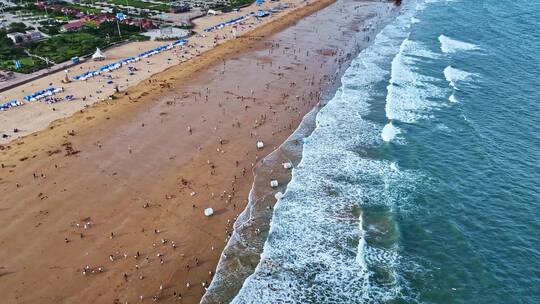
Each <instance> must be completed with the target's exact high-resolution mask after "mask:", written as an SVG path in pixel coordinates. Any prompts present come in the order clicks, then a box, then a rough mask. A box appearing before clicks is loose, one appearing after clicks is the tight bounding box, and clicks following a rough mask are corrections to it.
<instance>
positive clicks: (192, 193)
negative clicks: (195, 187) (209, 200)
mask: <svg viewBox="0 0 540 304" xmlns="http://www.w3.org/2000/svg"><path fill="white" fill-rule="evenodd" d="M196 194H197V192H191V193H190V194H189V195H190V196H195V195H196Z"/></svg>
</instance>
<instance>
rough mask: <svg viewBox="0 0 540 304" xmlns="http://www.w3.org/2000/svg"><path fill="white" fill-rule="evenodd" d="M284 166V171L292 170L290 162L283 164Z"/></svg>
mask: <svg viewBox="0 0 540 304" xmlns="http://www.w3.org/2000/svg"><path fill="white" fill-rule="evenodd" d="M282 165H283V168H284V169H290V168H292V163H290V162H286V163H283V164H282Z"/></svg>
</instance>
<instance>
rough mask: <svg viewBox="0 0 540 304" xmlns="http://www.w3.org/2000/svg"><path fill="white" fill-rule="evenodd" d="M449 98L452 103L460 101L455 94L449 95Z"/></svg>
mask: <svg viewBox="0 0 540 304" xmlns="http://www.w3.org/2000/svg"><path fill="white" fill-rule="evenodd" d="M448 100H449V101H450V102H451V103H458V100H457V98H456V96H455V95H454V94H452V95H450V97H448Z"/></svg>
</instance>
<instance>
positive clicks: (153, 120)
mask: <svg viewBox="0 0 540 304" xmlns="http://www.w3.org/2000/svg"><path fill="white" fill-rule="evenodd" d="M331 3H332V1H330V0H328V1H325V0H322V1H320V2H317V3H315V4H313V5H310V6H308V7H307V8H306V9H304V10H302V11H297V12H295V13H292V14H290V15H287V16H286V17H284V18H282V19H280V20H277V21H273V22H270V23H269V24H268V25H267V26H264V27H261V28H258V29H256V30H255V31H254V32H252V33H251V34H250V35H249V36H246V37H243V38H241V39H237V40H234V41H229V42H227V43H225V44H223V45H221V46H219V47H216V48H215V49H213V50H211V51H208V52H206V53H205V54H203V55H201V56H199V57H197V60H194V61H191V62H188V64H182V65H179V66H175V67H172V68H170V69H168V70H166V71H165V72H163V73H160V74H158V75H156V76H154V77H152V78H151V79H150V80H148V81H146V82H144V83H141V84H139V85H137V86H136V87H133V88H131V89H129V90H128V91H127V93H121V94H118V95H117V96H116V97H117V98H116V99H115V100H113V101H109V102H103V103H99V104H95V105H93V106H91V107H90V108H88V109H85V110H83V111H81V112H79V113H76V114H75V115H74V116H72V117H69V118H65V119H62V120H59V121H56V122H54V123H53V124H51V126H50V127H49V128H48V129H47V130H44V131H41V132H37V133H34V134H32V135H29V136H26V137H24V138H21V139H18V140H15V141H13V142H11V143H10V144H9V145H4V146H2V151H0V163H1V164H2V168H0V190H1V191H2V193H4V195H3V196H2V197H1V198H0V222H2V223H4V225H3V227H2V229H1V230H0V246H1V248H2V250H1V251H0V293H1V294H2V295H4V299H6V300H7V301H8V302H9V303H35V302H39V303H87V302H97V303H114V302H115V301H116V302H118V303H125V302H126V301H127V302H129V303H136V302H139V301H140V297H141V296H142V297H143V301H144V302H151V301H152V297H153V296H158V297H159V301H160V302H165V303H167V302H175V303H176V302H177V301H178V300H176V299H175V298H174V293H176V295H178V293H181V294H182V301H181V302H182V303H197V302H198V301H199V300H200V297H201V296H202V294H203V292H204V288H203V286H202V283H203V282H205V285H206V284H207V283H209V282H210V281H211V279H212V274H211V273H209V272H213V271H214V269H215V267H216V264H217V261H218V259H219V256H220V254H221V251H222V249H223V247H224V245H225V243H226V241H227V239H228V235H229V234H230V233H231V227H232V223H233V222H234V219H235V217H236V216H237V215H238V214H239V213H240V212H241V211H242V210H243V207H244V206H245V203H246V200H247V194H248V192H249V190H250V189H251V186H252V182H253V175H252V173H251V170H252V167H253V166H254V165H255V164H256V163H257V162H258V161H260V160H261V159H262V158H263V157H264V156H265V155H267V154H268V153H270V152H271V151H272V150H273V149H274V148H275V147H277V146H278V145H279V144H280V143H281V142H283V141H284V139H285V138H286V137H287V136H288V135H289V134H291V132H292V131H293V130H294V129H295V128H296V126H297V125H298V123H299V122H300V121H301V119H302V117H303V116H304V115H305V113H307V112H308V111H309V110H310V109H311V108H313V107H314V106H316V104H317V102H318V101H319V98H320V96H321V92H325V91H327V90H329V89H330V88H332V84H333V83H334V81H335V79H336V71H337V70H338V68H339V66H340V64H341V63H342V62H345V61H347V60H348V59H350V58H351V56H352V52H353V50H354V49H355V48H356V47H363V46H364V45H365V44H366V42H367V41H364V40H363V39H362V38H361V37H363V35H364V34H365V35H366V36H369V35H373V31H367V32H362V31H361V30H359V29H360V28H361V27H360V26H359V24H360V23H361V22H362V20H366V19H369V18H375V17H376V16H377V14H376V13H378V14H381V15H384V14H385V13H384V12H385V8H386V7H388V6H389V5H383V4H380V5H369V6H367V5H365V2H353V1H349V5H350V7H352V8H354V12H352V9H351V11H348V13H347V14H346V12H347V11H345V10H343V9H341V10H336V11H335V15H331V14H330V15H328V16H327V17H325V18H320V16H319V15H318V14H314V15H311V16H309V17H306V18H303V19H302V21H301V22H298V23H296V22H297V21H298V20H299V19H301V18H302V17H305V16H307V15H310V14H311V13H313V12H315V11H317V10H319V9H321V8H323V7H325V6H327V5H329V4H331ZM331 7H332V6H330V7H329V8H331ZM349 13H350V14H349ZM352 15H355V17H352ZM285 28H286V29H285ZM284 29H285V30H284ZM257 140H262V141H263V142H264V144H265V147H264V148H263V149H257V148H256V145H255V143H256V141H257ZM206 207H212V208H213V209H214V211H215V214H214V216H212V217H209V218H207V217H205V216H204V215H203V210H204V208H206ZM85 223H90V224H89V225H87V227H86V229H85V228H84V224H85ZM66 239H67V241H66ZM173 244H174V246H173ZM174 247H176V248H174ZM137 252H138V253H139V255H138V257H137ZM124 254H125V255H124ZM111 256H112V257H111ZM111 258H112V261H111ZM87 265H88V266H89V267H88V270H86V271H85V270H84V269H85V266H87ZM136 265H137V266H136ZM100 267H101V272H100V270H99V268H100ZM83 272H84V273H85V274H83ZM188 283H189V285H190V286H189V287H188V286H187V284H188Z"/></svg>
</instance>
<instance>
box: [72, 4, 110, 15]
mask: <svg viewBox="0 0 540 304" xmlns="http://www.w3.org/2000/svg"><path fill="white" fill-rule="evenodd" d="M63 6H65V7H67V8H72V9H76V10H79V11H81V12H83V13H90V14H95V15H97V14H100V13H101V10H99V9H97V8H91V7H86V6H81V5H77V4H69V3H66V4H65V5H63Z"/></svg>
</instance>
